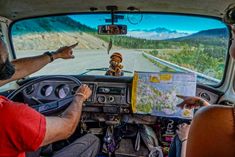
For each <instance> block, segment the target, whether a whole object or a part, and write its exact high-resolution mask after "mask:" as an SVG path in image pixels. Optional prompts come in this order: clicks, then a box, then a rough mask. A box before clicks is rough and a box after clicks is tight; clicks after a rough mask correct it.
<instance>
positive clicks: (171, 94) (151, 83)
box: [132, 72, 196, 119]
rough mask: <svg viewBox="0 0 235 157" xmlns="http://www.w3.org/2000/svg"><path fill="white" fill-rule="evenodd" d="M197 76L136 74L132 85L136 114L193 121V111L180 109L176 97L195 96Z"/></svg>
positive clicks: (133, 105) (133, 107)
mask: <svg viewBox="0 0 235 157" xmlns="http://www.w3.org/2000/svg"><path fill="white" fill-rule="evenodd" d="M195 94H196V75H195V74H192V73H169V72H159V73H148V72H135V74H134V80H133V85H132V110H133V112H134V113H140V114H151V115H155V116H163V117H178V118H188V119H191V118H192V116H193V110H189V109H183V110H182V109H180V108H178V107H176V105H177V104H179V103H180V102H182V101H183V100H182V99H180V98H178V97H177V96H176V95H184V96H195Z"/></svg>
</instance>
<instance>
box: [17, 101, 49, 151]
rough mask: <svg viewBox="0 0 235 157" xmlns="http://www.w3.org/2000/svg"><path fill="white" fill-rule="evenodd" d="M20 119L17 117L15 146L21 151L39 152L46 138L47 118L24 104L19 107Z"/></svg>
mask: <svg viewBox="0 0 235 157" xmlns="http://www.w3.org/2000/svg"><path fill="white" fill-rule="evenodd" d="M16 108H17V110H18V112H17V113H18V114H16V115H17V116H18V117H15V124H14V125H15V127H14V129H15V134H16V135H17V136H18V138H16V139H17V140H15V145H16V146H17V147H18V149H19V150H21V151H24V152H26V151H34V150H37V149H38V148H39V147H40V145H41V144H42V141H43V139H44V137H45V133H46V118H45V117H44V116H43V115H42V114H40V113H39V112H37V111H35V110H34V109H32V108H30V107H28V106H27V105H24V104H18V105H17V107H16Z"/></svg>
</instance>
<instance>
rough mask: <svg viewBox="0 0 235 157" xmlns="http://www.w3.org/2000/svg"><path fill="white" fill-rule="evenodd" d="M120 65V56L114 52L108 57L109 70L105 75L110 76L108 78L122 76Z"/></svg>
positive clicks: (121, 66)
mask: <svg viewBox="0 0 235 157" xmlns="http://www.w3.org/2000/svg"><path fill="white" fill-rule="evenodd" d="M121 63H122V54H121V53H118V52H115V53H113V54H112V55H111V56H110V61H109V64H110V66H109V69H108V71H107V72H106V74H105V75H110V76H123V71H122V68H123V65H122V64H121Z"/></svg>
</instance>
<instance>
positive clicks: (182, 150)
mask: <svg viewBox="0 0 235 157" xmlns="http://www.w3.org/2000/svg"><path fill="white" fill-rule="evenodd" d="M186 145H187V141H185V142H183V143H182V147H181V157H186Z"/></svg>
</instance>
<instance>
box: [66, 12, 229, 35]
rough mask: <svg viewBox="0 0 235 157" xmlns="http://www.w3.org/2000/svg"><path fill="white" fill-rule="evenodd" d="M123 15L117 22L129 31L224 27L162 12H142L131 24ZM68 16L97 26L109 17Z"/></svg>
mask: <svg viewBox="0 0 235 157" xmlns="http://www.w3.org/2000/svg"><path fill="white" fill-rule="evenodd" d="M124 16H125V18H124V19H123V20H119V22H118V24H126V25H128V30H129V31H130V30H141V29H142V30H150V29H154V28H159V27H162V28H167V29H169V30H177V31H178V32H187V33H194V32H198V31H201V30H207V29H215V28H224V27H226V26H225V25H224V24H223V23H222V22H220V21H218V20H215V19H209V18H203V17H195V16H194V17H192V16H182V15H163V14H143V18H142V21H141V22H140V23H139V24H136V25H133V24H131V23H130V22H129V21H128V19H127V16H128V14H124ZM70 17H71V18H73V19H74V20H76V21H79V22H80V23H82V24H85V25H88V26H90V27H92V28H97V25H102V24H107V23H105V19H106V18H110V14H96V15H92V14H83V15H71V16H70ZM129 19H132V21H139V20H140V19H141V16H140V15H139V14H138V15H134V14H129Z"/></svg>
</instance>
